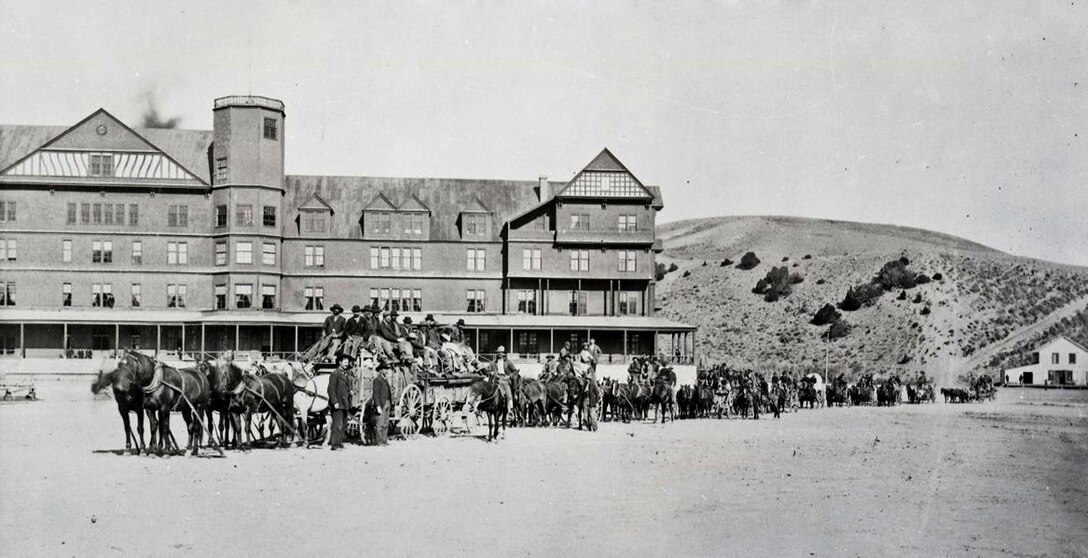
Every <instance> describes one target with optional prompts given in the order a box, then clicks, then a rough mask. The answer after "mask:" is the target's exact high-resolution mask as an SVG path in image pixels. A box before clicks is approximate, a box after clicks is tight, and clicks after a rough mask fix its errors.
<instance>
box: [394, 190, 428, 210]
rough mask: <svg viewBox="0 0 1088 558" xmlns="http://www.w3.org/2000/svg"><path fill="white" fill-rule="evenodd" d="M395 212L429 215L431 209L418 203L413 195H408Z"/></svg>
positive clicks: (418, 200)
mask: <svg viewBox="0 0 1088 558" xmlns="http://www.w3.org/2000/svg"><path fill="white" fill-rule="evenodd" d="M397 211H404V212H412V213H430V212H431V208H429V207H427V204H425V203H423V202H422V201H420V199H419V198H418V197H416V195H415V194H409V195H408V199H406V200H404V203H402V204H400V207H399V208H397Z"/></svg>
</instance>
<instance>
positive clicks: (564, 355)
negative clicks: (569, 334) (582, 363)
mask: <svg viewBox="0 0 1088 558" xmlns="http://www.w3.org/2000/svg"><path fill="white" fill-rule="evenodd" d="M572 357H573V355H571V352H570V341H566V342H564V343H563V347H562V348H560V349H559V362H563V361H564V360H567V361H569V360H571V358H572Z"/></svg>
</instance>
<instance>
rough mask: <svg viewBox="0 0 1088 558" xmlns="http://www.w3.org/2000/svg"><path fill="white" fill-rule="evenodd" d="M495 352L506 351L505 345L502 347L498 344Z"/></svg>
mask: <svg viewBox="0 0 1088 558" xmlns="http://www.w3.org/2000/svg"><path fill="white" fill-rule="evenodd" d="M495 352H496V353H505V352H506V347H503V346H502V345H499V348H498V349H495Z"/></svg>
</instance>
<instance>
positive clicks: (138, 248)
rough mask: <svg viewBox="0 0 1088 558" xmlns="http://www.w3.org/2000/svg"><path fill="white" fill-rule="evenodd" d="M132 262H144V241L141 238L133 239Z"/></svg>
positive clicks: (138, 263)
mask: <svg viewBox="0 0 1088 558" xmlns="http://www.w3.org/2000/svg"><path fill="white" fill-rule="evenodd" d="M132 263H133V264H135V265H140V264H142V263H144V243H143V242H141V241H139V240H133V241H132Z"/></svg>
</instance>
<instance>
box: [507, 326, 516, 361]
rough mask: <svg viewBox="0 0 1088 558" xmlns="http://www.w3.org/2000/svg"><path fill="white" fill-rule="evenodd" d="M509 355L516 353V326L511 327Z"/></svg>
mask: <svg viewBox="0 0 1088 558" xmlns="http://www.w3.org/2000/svg"><path fill="white" fill-rule="evenodd" d="M506 354H507V355H512V354H514V328H510V346H509V347H507V349H506Z"/></svg>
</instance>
